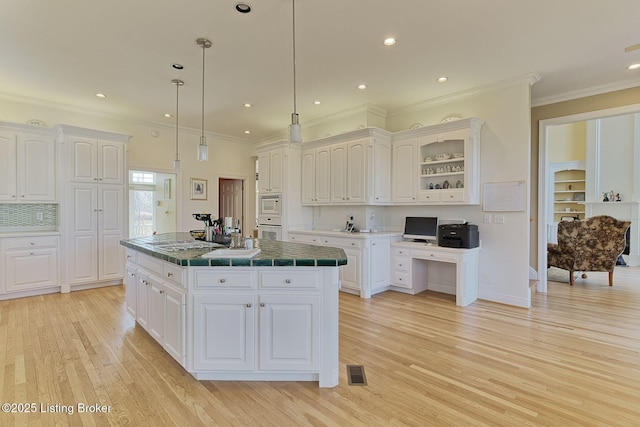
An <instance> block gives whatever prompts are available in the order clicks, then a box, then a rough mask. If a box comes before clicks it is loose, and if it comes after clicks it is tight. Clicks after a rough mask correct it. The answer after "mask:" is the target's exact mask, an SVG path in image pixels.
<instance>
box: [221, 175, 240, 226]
mask: <svg viewBox="0 0 640 427" xmlns="http://www.w3.org/2000/svg"><path fill="white" fill-rule="evenodd" d="M218 207H219V214H220V218H233V220H232V224H233V227H234V228H235V227H236V224H237V223H238V222H239V223H240V228H241V229H242V230H247V229H246V228H245V223H244V219H245V218H244V217H245V206H244V179H236V178H218ZM245 234H247V233H245Z"/></svg>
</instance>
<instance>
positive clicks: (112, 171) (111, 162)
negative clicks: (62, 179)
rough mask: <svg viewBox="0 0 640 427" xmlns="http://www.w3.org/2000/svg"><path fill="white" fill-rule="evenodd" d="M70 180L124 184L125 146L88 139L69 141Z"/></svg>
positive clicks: (72, 138) (72, 139) (71, 139)
mask: <svg viewBox="0 0 640 427" xmlns="http://www.w3.org/2000/svg"><path fill="white" fill-rule="evenodd" d="M69 156H70V158H69V166H70V180H71V181H73V182H99V183H104V184H124V181H125V179H124V178H125V177H124V175H125V173H124V161H123V159H124V144H123V143H120V142H111V141H99V140H95V139H88V138H74V137H71V138H70V139H69Z"/></svg>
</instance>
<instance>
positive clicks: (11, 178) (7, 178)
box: [0, 131, 18, 201]
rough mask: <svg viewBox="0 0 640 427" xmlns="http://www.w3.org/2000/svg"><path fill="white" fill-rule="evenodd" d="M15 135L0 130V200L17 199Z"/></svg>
mask: <svg viewBox="0 0 640 427" xmlns="http://www.w3.org/2000/svg"><path fill="white" fill-rule="evenodd" d="M16 148H17V146H16V135H15V133H13V132H3V131H0V200H8V201H15V200H16V199H17V186H18V183H17V175H16V173H17V172H16V156H17V151H16Z"/></svg>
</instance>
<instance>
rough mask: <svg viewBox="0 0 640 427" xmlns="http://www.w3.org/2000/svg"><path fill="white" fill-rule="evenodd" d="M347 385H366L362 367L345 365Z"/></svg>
mask: <svg viewBox="0 0 640 427" xmlns="http://www.w3.org/2000/svg"><path fill="white" fill-rule="evenodd" d="M347 376H348V377H349V385H367V377H366V376H365V375H364V366H362V365H347Z"/></svg>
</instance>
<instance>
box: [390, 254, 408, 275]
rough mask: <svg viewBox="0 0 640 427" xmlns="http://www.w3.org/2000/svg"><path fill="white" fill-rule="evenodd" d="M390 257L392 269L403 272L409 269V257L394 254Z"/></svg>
mask: <svg viewBox="0 0 640 427" xmlns="http://www.w3.org/2000/svg"><path fill="white" fill-rule="evenodd" d="M392 259H393V269H394V270H396V271H404V272H409V271H411V258H409V257H398V256H394V257H393V258H392Z"/></svg>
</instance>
